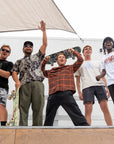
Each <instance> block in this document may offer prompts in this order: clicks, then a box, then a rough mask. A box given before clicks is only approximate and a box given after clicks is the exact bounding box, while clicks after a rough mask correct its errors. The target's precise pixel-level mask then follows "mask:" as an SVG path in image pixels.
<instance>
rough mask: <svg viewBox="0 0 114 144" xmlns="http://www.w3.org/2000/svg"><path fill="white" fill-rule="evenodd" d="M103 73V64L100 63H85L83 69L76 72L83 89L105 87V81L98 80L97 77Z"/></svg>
mask: <svg viewBox="0 0 114 144" xmlns="http://www.w3.org/2000/svg"><path fill="white" fill-rule="evenodd" d="M100 72H101V63H100V62H98V61H93V60H89V61H84V62H83V64H82V65H81V67H80V68H79V69H78V70H77V71H76V73H75V76H80V78H81V82H82V83H81V84H82V89H85V88H88V87H91V86H102V85H103V86H104V85H105V84H104V81H103V80H102V79H100V81H97V80H96V76H97V75H99V74H100Z"/></svg>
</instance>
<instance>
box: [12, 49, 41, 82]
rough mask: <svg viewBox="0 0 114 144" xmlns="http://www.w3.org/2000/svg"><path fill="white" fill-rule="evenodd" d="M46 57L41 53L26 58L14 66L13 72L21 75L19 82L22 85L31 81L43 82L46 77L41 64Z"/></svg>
mask: <svg viewBox="0 0 114 144" xmlns="http://www.w3.org/2000/svg"><path fill="white" fill-rule="evenodd" d="M43 58H44V55H43V54H42V53H41V51H40V50H39V52H38V53H37V54H34V55H31V56H25V57H24V58H22V59H20V60H17V61H16V63H15V64H14V67H13V70H12V71H16V72H17V73H18V74H19V80H20V82H21V84H22V85H24V84H26V83H28V82H31V81H41V82H42V81H43V80H44V76H43V73H42V71H41V62H42V60H43Z"/></svg>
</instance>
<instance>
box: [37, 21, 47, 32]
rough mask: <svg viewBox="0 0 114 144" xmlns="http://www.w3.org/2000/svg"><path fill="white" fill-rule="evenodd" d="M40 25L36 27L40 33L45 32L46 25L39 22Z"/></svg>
mask: <svg viewBox="0 0 114 144" xmlns="http://www.w3.org/2000/svg"><path fill="white" fill-rule="evenodd" d="M40 25H41V26H38V28H39V29H40V30H41V31H45V30H46V24H45V22H44V21H41V22H40Z"/></svg>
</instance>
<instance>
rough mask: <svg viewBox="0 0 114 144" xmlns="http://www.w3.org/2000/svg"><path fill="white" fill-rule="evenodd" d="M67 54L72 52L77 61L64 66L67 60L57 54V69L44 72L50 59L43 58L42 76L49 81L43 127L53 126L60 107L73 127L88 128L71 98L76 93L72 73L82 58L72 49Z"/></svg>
mask: <svg viewBox="0 0 114 144" xmlns="http://www.w3.org/2000/svg"><path fill="white" fill-rule="evenodd" d="M69 52H72V53H73V54H74V55H75V56H76V57H77V61H76V62H75V63H74V64H73V65H65V64H66V61H67V60H66V56H65V54H64V53H58V55H57V63H58V67H55V68H52V69H51V70H45V65H46V63H47V62H48V60H49V59H50V57H49V56H47V57H45V59H44V61H43V63H42V71H43V74H44V76H45V77H47V78H48V81H49V97H48V102H47V108H46V118H45V122H44V126H53V122H54V118H55V115H56V112H57V109H58V108H59V106H60V105H61V106H62V107H63V108H64V109H65V111H66V112H67V113H68V115H69V116H70V118H71V120H72V121H73V123H74V125H75V126H89V124H88V123H87V121H86V119H85V117H84V116H83V114H82V113H81V111H80V109H79V107H78V105H77V103H76V101H75V100H74V98H73V94H74V93H75V91H76V90H75V83H74V73H75V72H76V71H77V69H78V68H79V67H80V66H81V64H82V63H83V58H82V56H81V55H80V54H79V53H78V52H77V51H74V50H73V49H72V48H71V49H69Z"/></svg>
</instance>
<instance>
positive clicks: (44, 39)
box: [39, 21, 47, 55]
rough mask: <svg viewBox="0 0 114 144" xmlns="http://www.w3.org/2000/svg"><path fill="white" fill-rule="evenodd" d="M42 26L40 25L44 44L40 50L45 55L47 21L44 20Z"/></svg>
mask: <svg viewBox="0 0 114 144" xmlns="http://www.w3.org/2000/svg"><path fill="white" fill-rule="evenodd" d="M40 24H41V26H40V27H39V29H40V30H41V31H42V32H43V39H42V40H43V44H42V46H41V47H40V51H41V53H42V54H43V55H44V54H45V52H46V47H47V34H46V27H45V25H46V24H45V23H44V21H41V22H40Z"/></svg>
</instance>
